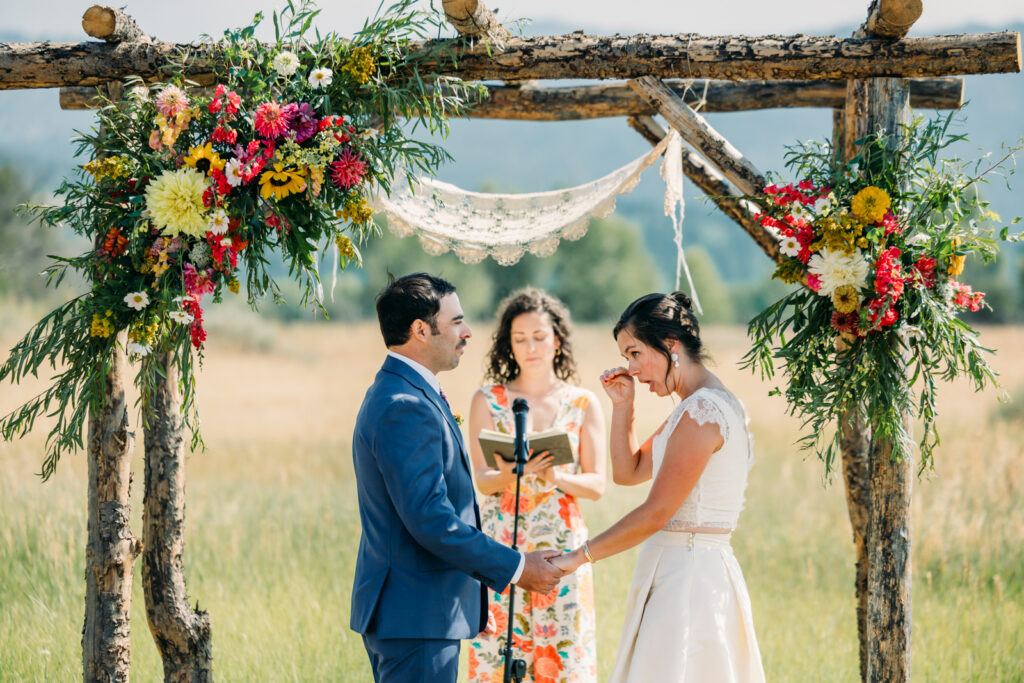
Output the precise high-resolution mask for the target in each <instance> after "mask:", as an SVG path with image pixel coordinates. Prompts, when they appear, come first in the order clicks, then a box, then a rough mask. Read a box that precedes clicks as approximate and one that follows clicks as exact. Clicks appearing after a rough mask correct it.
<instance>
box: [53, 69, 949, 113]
mask: <svg viewBox="0 0 1024 683" xmlns="http://www.w3.org/2000/svg"><path fill="white" fill-rule="evenodd" d="M664 83H665V85H667V86H668V87H669V88H671V89H672V91H673V92H674V93H676V95H679V96H680V97H681V98H682V99H683V101H684V102H686V103H687V104H688V105H690V106H691V107H695V108H696V107H697V106H698V105H699V106H700V111H702V112H710V113H715V112H731V111H750V110H754V109H772V108H788V107H829V108H842V106H843V103H844V102H845V101H846V81H748V82H743V83H731V82H729V81H704V80H702V79H699V80H696V81H690V82H684V81H681V80H678V79H674V80H668V81H664ZM687 83H689V86H687ZM705 83H707V84H708V87H707V91H706V92H705V90H704V84H705ZM486 87H487V90H488V97H486V98H485V99H483V100H480V101H479V102H475V103H474V104H473V108H472V109H470V110H468V111H467V112H466V115H467V116H468V117H469V118H477V119H510V120H519V121H575V120H580V119H593V118H603V117H609V116H654V115H655V114H657V113H658V112H657V111H655V109H654V108H653V107H652V106H651V105H649V104H648V103H647V102H646V101H645V100H644V99H643V98H642V97H640V96H639V95H637V94H636V93H635V92H633V89H632V88H630V87H629V86H628V85H626V84H625V83H613V84H602V85H584V86H576V87H568V88H545V87H538V86H519V87H508V86H503V85H489V86H486ZM202 92H203V94H205V95H206V96H209V94H210V93H212V92H213V91H212V90H211V89H209V88H203V89H202ZM963 93H964V81H963V79H962V78H915V79H913V80H911V81H910V106H912V107H913V108H914V109H957V108H959V107H960V105H962V104H963ZM95 96H96V88H91V87H89V86H80V87H65V88H61V89H60V108H61V109H93V108H96V107H98V106H99V104H98V103H95V102H93V100H94V98H95Z"/></svg>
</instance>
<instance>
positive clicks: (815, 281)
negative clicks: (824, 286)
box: [807, 275, 821, 292]
mask: <svg viewBox="0 0 1024 683" xmlns="http://www.w3.org/2000/svg"><path fill="white" fill-rule="evenodd" d="M807 286H808V287H810V288H811V289H812V290H814V291H815V292H817V291H818V290H819V289H821V277H819V276H818V275H808V276H807Z"/></svg>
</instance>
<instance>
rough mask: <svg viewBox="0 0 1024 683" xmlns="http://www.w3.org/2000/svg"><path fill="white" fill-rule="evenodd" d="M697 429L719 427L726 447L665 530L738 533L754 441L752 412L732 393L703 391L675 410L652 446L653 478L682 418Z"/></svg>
mask: <svg viewBox="0 0 1024 683" xmlns="http://www.w3.org/2000/svg"><path fill="white" fill-rule="evenodd" d="M684 414H687V415H689V416H690V417H691V418H692V419H693V420H694V421H695V422H696V423H697V424H698V425H705V424H707V423H709V422H711V423H714V424H715V425H717V426H718V429H719V431H720V432H721V434H722V441H723V443H722V447H721V448H719V449H718V450H717V451H715V452H714V453H712V454H711V458H710V459H709V460H708V464H707V466H706V467H705V468H704V472H703V473H702V474H701V476H700V479H698V480H697V484H696V485H695V486H694V487H693V491H691V492H690V495H689V496H687V498H686V500H685V501H683V504H682V505H681V506H680V508H679V509H678V510H677V511H676V513H675V514H674V515H673V516H672V519H671V520H669V522H668V524H666V525H665V529H667V530H672V531H682V530H687V529H697V528H711V529H735V528H736V522H737V520H738V519H739V515H740V512H741V511H742V510H743V501H744V493H745V491H746V488H747V472H748V471H749V470H750V467H751V465H752V464H753V462H754V451H753V440H752V439H751V437H750V432H749V431H748V429H747V422H748V419H747V414H746V411H745V410H744V408H743V404H742V403H740V401H739V399H738V398H736V397H735V396H733V395H732V394H731V393H729V392H728V391H725V390H722V389H711V388H708V387H701V388H700V389H698V390H697V391H695V392H693V393H692V394H690V395H689V396H687V397H686V398H685V399H684V400H683V401H682V402H681V403H680V404H679V405H677V406H676V407H675V410H673V411H672V414H671V415H669V418H668V420H667V421H666V422H665V427H664V429H662V430H661V432H660V433H658V434H657V435H656V436H655V437H654V440H653V442H652V444H651V458H652V465H653V472H652V474H653V476H654V477H656V476H657V475H658V470H659V469H660V468H661V463H662V461H663V460H664V458H665V446H666V444H667V443H668V438H669V435H671V434H672V432H673V431H675V428H676V426H678V424H679V421H680V420H681V419H682V417H683V415H684Z"/></svg>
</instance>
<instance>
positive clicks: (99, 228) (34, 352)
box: [0, 0, 467, 477]
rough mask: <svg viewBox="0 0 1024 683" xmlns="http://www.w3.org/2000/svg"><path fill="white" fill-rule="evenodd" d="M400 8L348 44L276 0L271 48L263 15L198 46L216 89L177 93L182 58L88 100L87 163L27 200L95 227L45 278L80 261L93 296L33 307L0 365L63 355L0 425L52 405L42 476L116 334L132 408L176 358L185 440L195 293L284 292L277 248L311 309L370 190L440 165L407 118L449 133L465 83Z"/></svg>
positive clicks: (367, 229) (3, 374)
mask: <svg viewBox="0 0 1024 683" xmlns="http://www.w3.org/2000/svg"><path fill="white" fill-rule="evenodd" d="M413 5H414V2H413V0H399V1H398V2H396V3H395V4H394V5H392V6H391V7H390V8H388V9H387V10H386V12H384V13H383V14H382V15H381V16H378V17H376V18H374V19H372V20H370V21H368V22H367V23H366V24H365V25H364V27H363V29H362V30H361V31H360V32H359V33H358V34H357V35H356V36H355V37H354V38H353V39H352V40H343V39H342V38H340V37H338V36H337V35H335V34H333V33H332V34H329V35H327V36H323V37H321V36H320V34H319V32H317V34H316V38H315V39H312V38H310V37H309V36H308V35H307V34H308V32H309V29H310V26H311V24H312V22H313V20H314V19H315V17H316V15H317V14H318V13H319V10H317V9H314V7H313V6H312V5H311V4H310V3H309V2H289V3H288V5H287V7H286V8H285V9H284V10H282V11H281V12H280V13H274V15H273V23H274V31H275V40H274V42H273V43H270V44H260V43H258V42H256V41H255V39H254V37H253V36H254V35H255V30H256V27H257V26H258V24H259V23H260V22H261V20H262V15H261V14H257V15H256V17H255V19H254V21H253V23H252V24H251V25H249V26H247V27H245V28H242V29H239V30H233V31H227V32H225V34H224V37H223V38H222V39H221V40H219V41H217V43H216V44H215V45H214V49H213V50H211V51H210V54H215V55H217V58H216V59H215V60H214V65H213V69H214V79H215V80H214V85H213V86H212V87H210V88H207V89H191V88H189V87H188V86H189V85H194V84H191V83H190V82H188V81H186V79H185V77H184V76H183V74H184V73H185V71H186V69H185V66H186V64H187V63H188V60H189V55H188V54H182V55H181V56H180V59H179V60H178V62H177V63H175V64H171V65H169V67H168V73H170V74H172V76H171V77H170V79H169V80H168V81H167V82H165V83H143V82H141V81H138V80H131V81H129V82H128V83H127V84H126V86H127V87H126V88H125V96H124V98H123V99H122V100H121V101H117V102H114V101H107V102H106V103H105V106H104V107H103V108H102V109H100V110H99V125H98V126H97V128H96V129H95V130H94V131H93V132H92V133H90V134H84V135H82V136H81V138H80V140H79V143H80V146H79V155H84V156H87V157H88V158H89V160H88V162H87V163H85V164H83V165H82V167H81V173H80V174H79V176H78V177H77V178H76V179H73V180H67V181H65V182H64V183H63V184H62V185H61V187H60V188H59V189H58V190H57V193H56V194H57V195H58V196H60V197H61V198H62V202H61V203H60V205H58V206H46V207H32V209H31V210H32V211H34V212H35V213H36V215H38V217H39V218H40V220H41V221H42V222H44V223H46V224H49V225H54V226H57V225H67V226H70V227H71V228H72V229H73V230H75V231H76V232H77V233H79V234H81V235H84V236H86V237H89V238H90V240H91V241H92V243H93V244H94V249H92V250H91V251H89V252H87V253H84V254H81V255H79V256H76V257H71V258H59V259H57V261H56V263H54V264H53V265H52V266H51V267H50V268H49V269H48V275H49V278H50V282H60V281H61V280H62V279H63V277H64V276H65V275H66V273H67V272H69V271H78V272H80V273H82V274H83V275H84V276H85V278H86V280H87V282H88V283H89V284H90V289H89V291H88V292H87V293H86V294H83V295H82V296H80V297H77V298H76V299H74V300H72V301H69V302H67V303H65V304H64V305H62V306H60V307H59V308H57V309H56V310H55V311H53V312H52V313H50V314H49V315H48V316H46V317H45V318H43V320H42V321H40V322H39V323H38V324H37V325H36V326H35V327H34V328H33V329H32V330H31V331H30V332H29V333H28V335H26V336H25V338H24V339H23V340H22V341H21V342H19V343H18V344H17V345H16V346H15V347H14V348H13V350H12V352H11V354H10V357H9V358H8V360H7V362H6V363H5V364H4V366H3V367H2V368H0V379H8V378H10V379H11V380H12V381H15V382H17V381H18V380H19V379H20V378H21V377H24V376H25V375H26V374H28V373H32V374H34V373H35V372H36V371H37V370H38V369H39V367H40V366H41V365H42V364H43V363H46V362H49V363H54V364H55V363H56V362H60V363H62V364H63V365H64V371H63V372H62V373H60V374H59V375H57V376H56V379H55V382H54V384H53V385H52V386H51V387H50V389H49V390H47V391H46V392H44V393H43V394H42V395H40V396H38V397H36V398H34V399H32V400H30V401H29V402H28V403H26V404H25V405H23V406H22V407H21V408H19V409H18V410H16V411H15V412H13V413H11V414H10V415H7V416H5V417H3V418H0V433H2V434H3V436H4V437H5V438H11V437H12V436H14V435H24V434H25V433H27V432H28V431H29V430H30V429H31V427H32V425H33V424H34V421H35V418H36V417H37V416H39V415H40V414H49V413H52V414H54V415H56V416H57V422H56V424H55V426H54V427H53V429H52V431H51V433H50V440H49V442H48V452H47V455H46V460H45V462H44V464H43V469H42V473H43V476H44V477H46V476H49V474H51V473H52V472H53V469H54V467H55V466H56V463H57V460H58V459H59V457H60V455H61V453H62V452H63V451H65V450H68V449H71V448H75V447H81V446H82V441H81V439H82V431H83V430H82V426H83V424H84V420H85V419H86V415H87V408H89V407H97V406H98V402H99V401H100V400H101V396H102V386H103V382H102V380H103V378H104V377H105V376H106V372H107V367H106V363H107V362H108V361H107V359H108V358H109V356H110V351H111V350H112V349H113V347H114V345H115V344H117V343H118V342H117V338H118V333H119V332H121V331H125V332H126V335H127V342H126V351H127V353H128V354H129V357H130V358H133V359H135V360H137V361H139V372H138V375H137V377H136V383H137V384H138V385H139V387H140V390H141V396H142V402H143V408H145V407H146V406H147V405H148V401H149V397H150V396H151V395H152V388H153V387H154V386H155V383H156V382H157V381H158V379H159V377H160V373H161V369H160V368H159V367H158V365H159V363H158V361H157V357H158V356H159V355H161V353H164V354H166V353H168V352H170V353H172V354H173V358H174V362H175V363H176V364H177V366H178V368H179V370H180V377H181V388H182V405H183V412H184V414H185V415H184V416H185V420H186V423H188V424H189V425H190V426H191V428H192V435H193V447H195V446H196V445H198V443H199V432H198V428H197V427H198V424H197V421H196V420H195V404H194V400H193V398H194V374H193V365H192V364H193V360H194V354H195V355H196V356H198V358H199V359H200V360H201V358H202V349H203V345H204V342H205V341H206V339H207V331H206V329H205V327H204V309H205V308H206V307H207V306H208V305H209V303H208V302H209V301H211V300H212V301H213V302H217V301H220V300H221V298H222V297H223V296H224V294H225V293H226V292H230V293H232V294H238V293H239V292H240V290H241V284H242V282H245V283H246V284H247V287H246V289H247V295H248V299H249V302H250V304H251V305H252V306H253V307H254V308H255V307H256V306H257V304H258V303H259V301H260V300H261V299H262V298H263V297H265V296H267V295H270V296H273V297H274V298H275V299H279V298H280V295H279V292H278V289H277V285H276V283H275V282H274V280H273V278H272V277H271V275H270V272H269V270H268V265H269V263H270V262H271V259H272V258H273V257H274V256H275V252H276V254H277V255H280V257H281V258H283V260H284V262H285V263H286V264H287V266H288V269H289V275H291V276H292V277H295V278H296V279H298V280H299V281H300V283H301V284H302V285H303V291H304V295H303V297H302V303H303V304H307V303H309V302H310V301H312V302H314V303H315V304H316V305H321V296H322V287H321V285H320V275H319V264H320V258H321V254H324V253H328V252H333V256H332V262H333V264H334V266H333V267H335V268H337V267H339V266H340V267H342V268H343V267H345V265H347V264H348V263H350V262H356V263H358V262H359V261H360V255H359V250H358V248H357V246H356V244H357V243H358V242H360V241H362V240H363V239H365V238H367V237H369V236H370V235H371V234H374V233H375V232H376V230H377V228H376V226H375V225H374V223H373V222H372V217H373V209H372V208H371V206H370V204H369V201H368V198H369V193H370V191H371V187H376V188H377V190H378V191H380V192H387V191H388V189H389V187H390V184H391V182H392V181H393V180H394V178H395V177H396V172H397V171H399V170H401V171H405V172H425V173H432V172H433V171H434V169H436V168H437V167H438V166H439V165H440V164H441V163H442V162H444V161H445V160H447V159H448V158H449V157H448V155H447V153H446V152H445V151H444V150H443V149H442V148H440V147H438V146H436V145H433V144H430V143H425V142H421V141H418V140H414V139H411V138H409V137H407V134H406V132H405V129H404V128H403V125H402V120H413V121H417V122H419V123H420V124H423V125H425V126H426V127H428V128H429V129H431V130H433V131H437V130H440V131H441V132H442V133H444V132H447V117H448V116H451V115H458V114H460V113H461V112H462V111H463V109H464V106H465V102H466V94H467V87H464V86H463V85H462V84H461V82H460V81H458V80H457V79H451V78H442V77H433V78H432V77H430V75H429V72H428V71H426V70H425V69H422V70H421V69H420V68H419V66H418V63H419V62H420V61H422V60H434V61H436V60H438V58H439V57H441V58H443V56H444V51H445V50H446V49H447V48H446V47H445V46H444V44H443V43H438V45H437V46H436V48H434V49H433V50H428V51H427V52H423V51H420V52H418V53H416V54H415V55H410V54H409V52H408V46H409V43H411V42H412V40H414V39H420V38H423V37H425V36H427V35H429V34H430V33H432V32H433V29H435V28H436V27H438V26H440V25H441V23H442V22H443V21H444V17H443V15H440V14H438V13H436V12H432V13H427V12H423V11H419V10H416V9H414V7H413ZM321 308H322V305H321ZM158 351H159V352H161V353H156V352H158Z"/></svg>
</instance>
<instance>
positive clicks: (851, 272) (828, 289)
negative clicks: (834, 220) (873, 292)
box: [807, 249, 870, 296]
mask: <svg viewBox="0 0 1024 683" xmlns="http://www.w3.org/2000/svg"><path fill="white" fill-rule="evenodd" d="M807 270H808V272H809V273H810V274H811V275H817V276H818V277H819V278H820V279H821V289H819V290H818V294H819V295H821V296H832V293H833V292H835V291H836V290H837V289H838V288H840V287H842V286H844V285H850V286H852V287H855V288H857V289H860V288H861V287H863V286H864V283H865V281H866V280H867V277H868V271H869V270H870V266H869V264H868V262H867V260H866V259H865V258H864V256H863V255H862V254H861V253H860V252H859V251H857V252H854V253H853V254H850V255H849V256H847V255H846V254H844V253H843V252H841V251H831V250H830V249H822V250H821V252H820V253H817V254H815V255H814V256H812V257H811V260H810V261H808V263H807Z"/></svg>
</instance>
